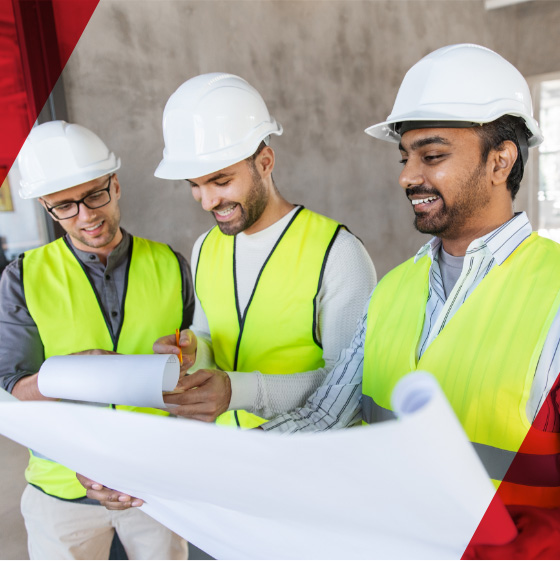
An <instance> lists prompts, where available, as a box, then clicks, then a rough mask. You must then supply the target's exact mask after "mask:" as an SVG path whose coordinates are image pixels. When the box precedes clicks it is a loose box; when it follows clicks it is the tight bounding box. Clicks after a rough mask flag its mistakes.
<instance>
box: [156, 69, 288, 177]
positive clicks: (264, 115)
mask: <svg viewBox="0 0 560 561" xmlns="http://www.w3.org/2000/svg"><path fill="white" fill-rule="evenodd" d="M271 134H276V135H280V134H282V126H281V125H280V124H279V123H277V122H276V120H275V119H274V118H273V117H271V115H270V114H269V112H268V109H267V107H266V104H265V102H264V100H263V98H262V97H261V95H260V93H259V92H258V91H257V90H256V89H255V88H253V87H252V86H251V85H250V84H249V83H248V82H247V81H246V80H244V79H243V78H240V77H239V76H235V75H234V74H228V73H223V72H213V73H210V74H202V75H200V76H196V77H194V78H191V79H190V80H187V81H186V82H185V83H184V84H182V85H181V86H179V88H178V89H177V90H176V91H175V93H173V94H172V95H171V97H170V98H169V100H168V102H167V104H166V106H165V109H164V112H163V136H164V141H165V148H164V151H163V160H162V161H161V163H160V164H159V166H158V168H157V170H156V172H155V176H156V177H161V178H164V179H190V178H195V177H200V176H202V175H206V174H208V173H212V172H214V171H218V170H220V169H223V168H225V167H228V166H231V165H233V164H235V163H237V162H240V161H241V160H244V159H245V158H248V157H249V156H251V155H252V154H253V153H254V152H255V151H256V150H257V148H258V146H259V144H260V143H261V142H262V141H263V140H265V139H266V138H268V137H270V135H271Z"/></svg>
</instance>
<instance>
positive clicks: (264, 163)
mask: <svg viewBox="0 0 560 561" xmlns="http://www.w3.org/2000/svg"><path fill="white" fill-rule="evenodd" d="M274 161H275V159H274V150H273V149H272V148H271V147H270V146H265V147H264V148H263V149H262V150H261V151H260V153H259V155H258V156H257V157H256V158H255V166H256V168H257V170H258V171H259V173H260V174H261V177H262V178H263V179H264V178H266V177H269V176H270V175H271V174H272V170H273V169H274Z"/></svg>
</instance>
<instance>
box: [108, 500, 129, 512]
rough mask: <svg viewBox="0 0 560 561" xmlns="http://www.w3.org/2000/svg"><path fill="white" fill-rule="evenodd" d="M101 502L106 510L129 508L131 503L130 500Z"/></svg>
mask: <svg viewBox="0 0 560 561" xmlns="http://www.w3.org/2000/svg"><path fill="white" fill-rule="evenodd" d="M101 504H102V505H103V506H104V507H105V508H106V509H107V510H128V509H129V508H132V507H133V506H135V505H133V504H132V501H126V502H118V501H102V502H101Z"/></svg>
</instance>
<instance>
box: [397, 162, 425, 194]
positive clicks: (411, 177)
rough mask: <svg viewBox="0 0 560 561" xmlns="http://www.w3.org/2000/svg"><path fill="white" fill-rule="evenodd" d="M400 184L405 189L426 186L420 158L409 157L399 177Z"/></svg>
mask: <svg viewBox="0 0 560 561" xmlns="http://www.w3.org/2000/svg"><path fill="white" fill-rule="evenodd" d="M399 184H400V186H401V187H402V188H403V189H408V188H410V187H415V186H418V185H423V184H424V175H423V173H422V166H421V165H420V162H419V161H418V158H412V157H409V158H408V160H407V161H406V163H405V164H404V167H403V169H402V171H401V174H400V175H399Z"/></svg>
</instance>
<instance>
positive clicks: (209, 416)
mask: <svg viewBox="0 0 560 561" xmlns="http://www.w3.org/2000/svg"><path fill="white" fill-rule="evenodd" d="M169 411H171V412H172V413H173V414H174V415H177V416H178V417H184V418H185V419H194V420H197V421H204V422H206V423H211V422H213V421H215V420H216V417H217V415H216V411H215V408H214V407H213V406H212V405H209V404H208V403H195V404H193V405H180V406H179V407H174V408H173V409H170V410H169Z"/></svg>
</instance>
